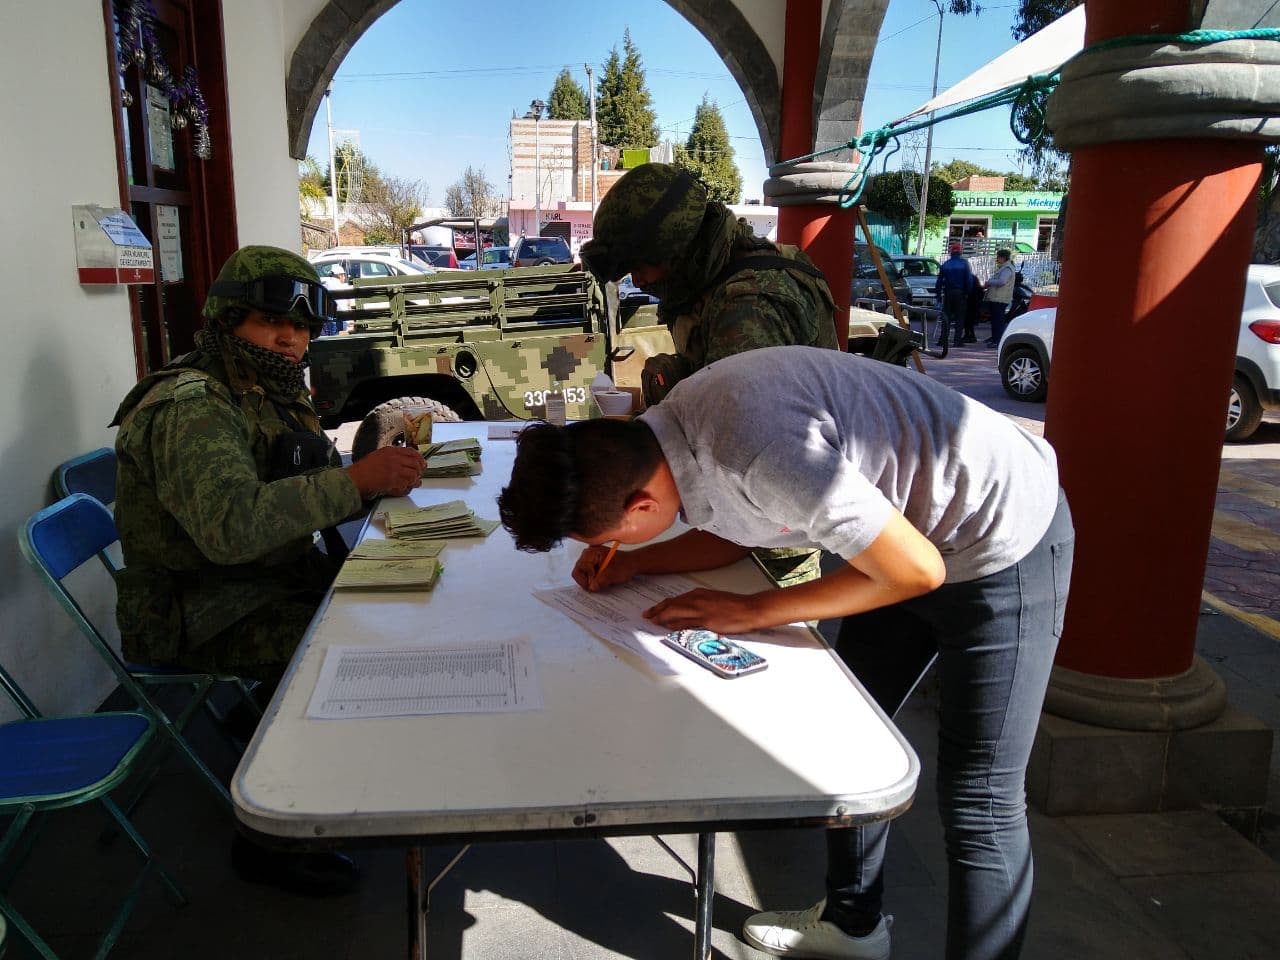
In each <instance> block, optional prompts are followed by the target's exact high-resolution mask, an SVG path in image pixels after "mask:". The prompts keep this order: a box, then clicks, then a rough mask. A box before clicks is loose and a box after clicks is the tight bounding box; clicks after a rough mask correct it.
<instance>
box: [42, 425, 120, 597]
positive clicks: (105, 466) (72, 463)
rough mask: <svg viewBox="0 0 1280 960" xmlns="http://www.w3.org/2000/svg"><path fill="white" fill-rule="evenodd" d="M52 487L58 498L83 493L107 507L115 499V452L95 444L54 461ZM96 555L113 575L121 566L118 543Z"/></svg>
mask: <svg viewBox="0 0 1280 960" xmlns="http://www.w3.org/2000/svg"><path fill="white" fill-rule="evenodd" d="M53 488H54V490H55V491H56V492H57V494H58V499H62V498H63V497H69V496H71V494H73V493H87V494H88V495H89V496H91V497H93V499H95V500H97V501H98V502H99V503H101V504H102V505H103V506H105V507H108V508H109V507H110V506H111V505H112V504H113V503H115V502H116V452H115V451H114V450H112V449H111V448H110V447H99V448H98V449H97V450H90V451H89V452H88V453H82V454H80V456H78V457H72V458H71V459H70V460H67V461H66V462H64V463H60V464H58V469H57V470H55V471H54V472H53ZM98 559H100V560H101V561H102V563H103V565H104V566H106V568H107V569H108V570H109V571H111V573H112V574H113V575H114V574H117V573H119V572H120V570H121V569H122V568H123V567H124V560H123V559H122V558H121V554H120V546H119V544H115V545H113V546H111V547H109V548H108V549H106V550H104V551H103V552H102V553H100V554H98Z"/></svg>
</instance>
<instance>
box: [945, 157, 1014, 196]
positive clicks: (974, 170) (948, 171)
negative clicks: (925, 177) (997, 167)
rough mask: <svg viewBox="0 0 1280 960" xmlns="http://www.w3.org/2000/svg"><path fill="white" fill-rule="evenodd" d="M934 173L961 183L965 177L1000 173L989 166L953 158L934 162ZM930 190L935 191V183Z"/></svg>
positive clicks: (995, 175) (991, 175) (992, 175)
mask: <svg viewBox="0 0 1280 960" xmlns="http://www.w3.org/2000/svg"><path fill="white" fill-rule="evenodd" d="M933 175H934V176H935V177H940V178H942V179H943V180H945V181H947V183H959V182H960V181H961V180H963V179H964V178H965V177H998V176H999V174H998V173H996V172H995V171H994V170H991V169H988V168H987V167H980V166H978V165H977V164H976V163H970V162H969V161H968V160H951V161H949V162H947V163H937V162H935V163H934V164H933ZM929 191H930V192H931V193H932V192H933V185H932V184H930V185H929Z"/></svg>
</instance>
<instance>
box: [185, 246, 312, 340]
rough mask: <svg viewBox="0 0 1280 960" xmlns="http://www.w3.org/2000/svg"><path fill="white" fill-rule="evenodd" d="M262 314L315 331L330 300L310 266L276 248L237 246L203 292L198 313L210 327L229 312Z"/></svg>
mask: <svg viewBox="0 0 1280 960" xmlns="http://www.w3.org/2000/svg"><path fill="white" fill-rule="evenodd" d="M237 309H239V310H263V311H265V312H267V313H270V314H274V315H276V316H282V317H283V316H288V317H292V318H294V319H296V320H301V321H302V322H304V323H306V324H307V325H309V326H311V327H313V328H318V327H320V326H322V325H323V324H324V322H325V320H327V319H329V318H330V317H332V316H333V301H332V300H331V299H330V297H329V292H328V291H327V290H326V289H325V288H324V285H323V284H321V282H320V277H319V275H317V274H316V271H315V268H314V267H312V266H311V264H310V263H308V262H307V261H306V260H305V259H303V258H302V257H301V256H299V255H298V254H296V253H293V252H292V251H289V250H284V249H282V248H280V247H267V246H248V247H241V248H240V249H239V250H237V251H236V252H235V253H233V254H232V255H231V256H230V257H228V258H227V262H226V263H224V264H223V265H222V269H221V270H219V271H218V276H217V278H216V279H215V280H214V281H213V285H212V286H211V287H210V288H209V296H208V298H207V299H206V300H205V302H204V310H203V311H202V312H203V315H204V316H205V318H206V319H208V320H209V321H211V322H212V323H215V324H216V323H219V322H222V321H225V320H227V319H229V316H228V314H229V312H230V313H231V314H232V315H234V312H235V311H236V310H237Z"/></svg>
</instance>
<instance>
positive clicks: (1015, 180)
mask: <svg viewBox="0 0 1280 960" xmlns="http://www.w3.org/2000/svg"><path fill="white" fill-rule="evenodd" d="M1003 176H1004V188H1005V189H1006V190H1019V191H1024V190H1039V189H1040V184H1039V183H1038V182H1037V181H1036V179H1035V177H1028V176H1027V175H1026V174H1025V173H1006V174H1003Z"/></svg>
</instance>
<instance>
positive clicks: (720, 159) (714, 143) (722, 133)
mask: <svg viewBox="0 0 1280 960" xmlns="http://www.w3.org/2000/svg"><path fill="white" fill-rule="evenodd" d="M676 166H678V167H683V168H684V169H685V170H688V171H689V172H690V173H692V174H693V175H694V176H695V177H697V178H698V179H700V180H701V181H702V182H703V183H705V184H706V185H707V195H708V197H709V198H710V199H712V200H719V201H720V202H721V203H737V202H738V201H739V200H740V199H741V198H742V174H741V173H739V172H738V165H737V164H736V163H734V162H733V147H731V146H730V145H729V134H728V132H727V131H726V130H725V126H724V117H723V116H721V115H720V108H719V107H718V106H716V104H715V103H714V101H711V100H708V99H707V97H706V95H705V94H704V95H703V97H702V103H700V104H699V105H698V109H697V111H696V112H695V113H694V117H693V129H692V130H691V131H690V132H689V139H688V140H686V141H685V143H684V146H683V147H677V148H676Z"/></svg>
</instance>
